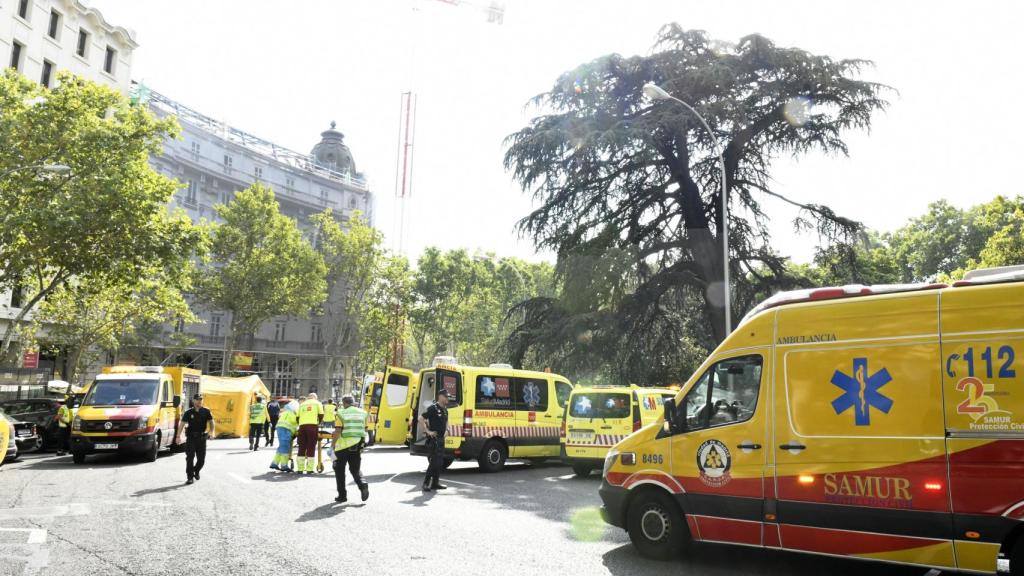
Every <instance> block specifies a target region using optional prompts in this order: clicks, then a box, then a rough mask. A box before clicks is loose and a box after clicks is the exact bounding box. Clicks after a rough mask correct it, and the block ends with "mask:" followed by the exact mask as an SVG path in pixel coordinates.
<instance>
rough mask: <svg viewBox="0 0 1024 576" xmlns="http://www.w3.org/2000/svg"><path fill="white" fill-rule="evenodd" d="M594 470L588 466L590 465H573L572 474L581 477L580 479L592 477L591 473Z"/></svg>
mask: <svg viewBox="0 0 1024 576" xmlns="http://www.w3.org/2000/svg"><path fill="white" fill-rule="evenodd" d="M592 470H593V468H591V467H590V465H588V464H573V465H572V473H573V474H575V475H576V476H578V477H580V478H586V477H587V476H590V472H591V471H592Z"/></svg>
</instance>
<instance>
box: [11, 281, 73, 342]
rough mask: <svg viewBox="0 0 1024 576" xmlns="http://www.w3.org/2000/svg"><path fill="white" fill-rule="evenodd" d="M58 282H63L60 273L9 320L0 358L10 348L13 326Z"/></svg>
mask: <svg viewBox="0 0 1024 576" xmlns="http://www.w3.org/2000/svg"><path fill="white" fill-rule="evenodd" d="M58 282H63V280H61V276H60V275H57V276H54V277H53V280H52V281H51V282H50V285H49V286H47V287H46V288H43V289H42V290H40V291H39V293H38V294H36V295H35V296H33V297H32V299H31V300H29V301H28V304H26V305H25V306H24V307H23V308H22V309H21V311H19V312H18V315H17V316H15V317H14V320H11V322H10V323H9V324H7V329H6V330H4V343H3V347H0V358H7V354H8V352H10V350H11V340H12V339H13V338H14V330H15V327H17V326H18V325H20V324H21V322H22V321H23V320H25V316H28V313H29V312H30V311H31V310H32V308H34V307H35V305H36V304H38V303H39V301H40V300H42V299H43V298H45V297H46V295H47V294H50V293H51V292H53V290H54V288H56V287H57V285H58Z"/></svg>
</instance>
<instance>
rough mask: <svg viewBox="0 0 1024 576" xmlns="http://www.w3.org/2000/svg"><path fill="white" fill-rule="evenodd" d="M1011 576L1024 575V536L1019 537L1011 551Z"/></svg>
mask: <svg viewBox="0 0 1024 576" xmlns="http://www.w3.org/2000/svg"><path fill="white" fill-rule="evenodd" d="M1010 576H1024V536H1018V537H1017V543H1016V544H1015V545H1014V546H1013V552H1011V553H1010Z"/></svg>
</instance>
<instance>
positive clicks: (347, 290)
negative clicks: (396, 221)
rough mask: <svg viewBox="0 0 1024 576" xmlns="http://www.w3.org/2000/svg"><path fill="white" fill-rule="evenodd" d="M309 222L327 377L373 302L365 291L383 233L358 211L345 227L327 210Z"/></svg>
mask: <svg viewBox="0 0 1024 576" xmlns="http://www.w3.org/2000/svg"><path fill="white" fill-rule="evenodd" d="M311 220H312V223H313V227H314V230H315V233H316V237H317V244H316V249H317V252H319V253H320V256H321V257H323V260H324V263H325V264H326V266H327V276H326V280H327V300H326V301H325V302H324V305H323V310H322V312H323V316H324V320H325V324H326V327H327V331H326V332H327V334H326V338H325V339H324V342H323V350H324V355H325V356H326V357H327V366H326V371H325V373H326V374H327V378H329V379H330V378H333V377H334V374H335V371H336V367H337V363H338V361H339V360H340V356H341V355H342V354H344V353H345V352H346V351H349V350H350V349H351V348H352V347H353V346H354V345H355V344H356V342H357V341H358V337H359V326H360V325H361V324H362V323H363V322H364V321H365V320H364V319H365V316H366V314H367V313H368V312H369V309H370V307H371V306H372V305H373V302H372V300H371V299H370V295H371V291H372V290H373V287H374V285H375V283H376V282H377V281H378V277H379V275H380V273H381V270H382V268H383V266H384V265H385V254H384V250H383V248H382V247H381V244H382V243H383V241H384V236H383V235H382V234H381V233H380V232H379V231H377V230H376V229H375V228H373V227H372V226H370V224H369V222H367V221H366V219H365V218H363V215H362V213H361V212H359V211H356V212H353V214H352V216H351V218H350V219H349V221H348V228H347V229H342V227H341V224H340V223H339V222H338V221H337V220H335V218H334V214H333V212H332V210H330V209H327V210H325V211H323V212H321V213H320V214H317V215H315V216H313V218H312V219H311ZM350 368H352V367H350Z"/></svg>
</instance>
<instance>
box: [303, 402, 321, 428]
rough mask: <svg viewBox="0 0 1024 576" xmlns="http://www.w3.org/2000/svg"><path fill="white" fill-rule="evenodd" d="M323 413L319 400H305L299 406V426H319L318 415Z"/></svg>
mask: <svg viewBox="0 0 1024 576" xmlns="http://www.w3.org/2000/svg"><path fill="white" fill-rule="evenodd" d="M323 413H324V405H323V404H321V403H320V401H319V400H306V401H305V402H303V403H302V404H299V426H305V425H306V424H319V423H320V415H321V414H323Z"/></svg>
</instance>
